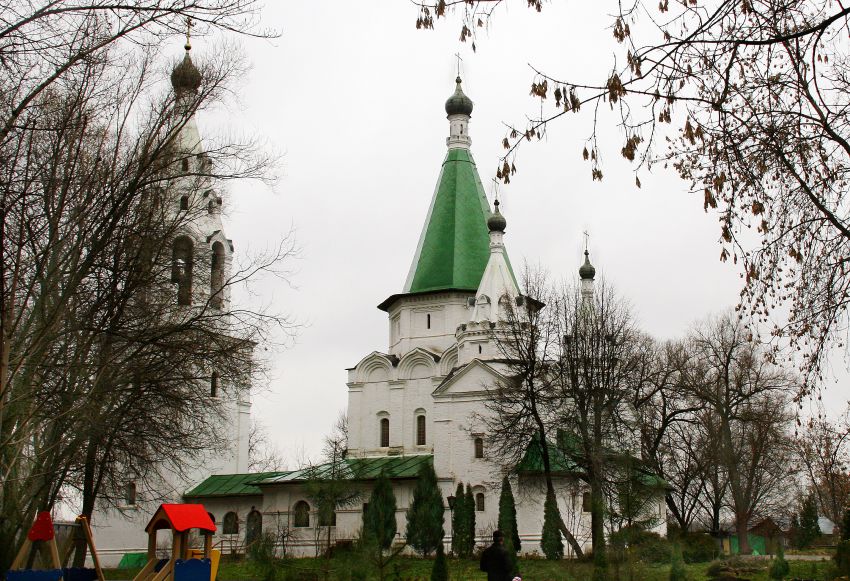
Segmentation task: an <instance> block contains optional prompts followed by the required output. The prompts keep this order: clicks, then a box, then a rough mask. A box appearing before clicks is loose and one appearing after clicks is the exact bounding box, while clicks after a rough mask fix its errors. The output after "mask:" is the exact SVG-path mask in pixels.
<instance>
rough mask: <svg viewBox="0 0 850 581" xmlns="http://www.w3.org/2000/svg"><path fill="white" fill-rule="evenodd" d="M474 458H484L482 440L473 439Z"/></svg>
mask: <svg viewBox="0 0 850 581" xmlns="http://www.w3.org/2000/svg"><path fill="white" fill-rule="evenodd" d="M475 457H476V458H483V457H484V438H475Z"/></svg>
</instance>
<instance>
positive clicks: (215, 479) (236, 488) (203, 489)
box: [183, 472, 289, 498]
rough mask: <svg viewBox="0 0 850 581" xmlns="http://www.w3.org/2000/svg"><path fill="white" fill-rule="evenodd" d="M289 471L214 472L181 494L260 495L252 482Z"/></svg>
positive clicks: (195, 495) (207, 495)
mask: <svg viewBox="0 0 850 581" xmlns="http://www.w3.org/2000/svg"><path fill="white" fill-rule="evenodd" d="M285 474H289V472H254V473H253V474H216V475H213V476H210V477H209V478H207V479H206V480H204V481H203V482H201V483H200V484H198V485H197V486H196V487H195V488H193V489H192V490H190V491H189V492H187V493H186V494H184V495H183V497H184V498H200V497H207V498H208V497H211V496H250V495H252V494H256V495H260V494H262V491H261V490H260V489H259V488H257V487H256V486H254V485H253V483H254V482H257V481H259V480H265V479H267V478H276V477H280V476H283V475H285Z"/></svg>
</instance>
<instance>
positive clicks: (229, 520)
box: [221, 511, 239, 535]
mask: <svg viewBox="0 0 850 581" xmlns="http://www.w3.org/2000/svg"><path fill="white" fill-rule="evenodd" d="M221 534H223V535H237V534H239V517H238V516H236V513H235V512H232V511H231V512H228V513H227V514H226V515H224V522H223V523H221Z"/></svg>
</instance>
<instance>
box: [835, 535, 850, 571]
mask: <svg viewBox="0 0 850 581" xmlns="http://www.w3.org/2000/svg"><path fill="white" fill-rule="evenodd" d="M832 560H833V561H834V562H835V567H836V568H837V569H838V574H839V575H840V576H841V577H850V541H841V542H840V543H838V545H837V546H836V547H835V556H834V557H833V558H832Z"/></svg>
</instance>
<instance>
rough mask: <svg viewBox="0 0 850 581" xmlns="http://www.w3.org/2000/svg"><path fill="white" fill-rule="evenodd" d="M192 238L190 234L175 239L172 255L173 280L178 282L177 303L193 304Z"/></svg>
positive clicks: (183, 304)
mask: <svg viewBox="0 0 850 581" xmlns="http://www.w3.org/2000/svg"><path fill="white" fill-rule="evenodd" d="M192 254H193V247H192V240H191V238H189V237H188V236H179V237H177V238H176V239H175V240H174V249H173V252H172V255H171V282H176V283H177V304H178V305H181V306H188V305H191V304H192V260H193V256H192Z"/></svg>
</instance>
